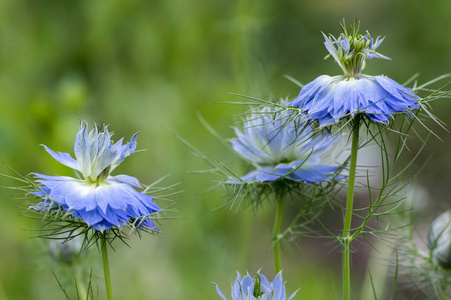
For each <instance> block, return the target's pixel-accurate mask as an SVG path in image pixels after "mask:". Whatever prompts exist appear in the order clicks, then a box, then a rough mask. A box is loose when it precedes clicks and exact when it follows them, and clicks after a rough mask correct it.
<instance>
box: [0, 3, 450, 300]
mask: <svg viewBox="0 0 451 300" xmlns="http://www.w3.org/2000/svg"><path fill="white" fill-rule="evenodd" d="M450 6H451V2H447V1H437V0H434V1H429V2H424V1H419V0H413V1H409V2H403V1H398V2H393V1H388V0H381V1H351V0H345V1H332V0H316V1H312V0H307V1H295V0H287V1H276V0H263V1H245V0H229V1H223V0H208V1H207V0H197V1H183V0H171V1H138V0H129V1H124V0H110V1H83V0H80V1H54V0H45V1H31V0H28V1H27V0H17V1H11V0H0V159H1V160H2V161H4V162H6V163H7V164H8V165H10V166H13V167H14V168H15V169H16V170H17V171H18V172H20V173H21V174H27V173H29V172H39V173H44V174H67V175H70V174H71V173H70V170H68V169H67V168H66V167H64V166H62V165H60V164H58V163H57V162H56V161H54V160H53V159H52V158H51V157H50V156H49V155H48V154H46V153H45V151H44V149H43V148H42V147H39V145H40V144H45V145H47V146H49V147H50V148H52V149H54V150H56V151H63V152H72V147H73V140H74V137H75V134H76V132H77V129H78V124H79V120H80V119H84V120H87V121H88V122H90V123H91V124H92V123H93V122H105V123H108V124H111V125H110V129H111V130H113V131H114V132H115V134H116V137H117V138H120V137H122V136H124V137H125V138H126V139H128V138H130V137H131V136H132V134H133V133H135V132H137V131H139V132H140V137H139V139H138V145H139V148H140V149H147V151H144V152H140V153H138V154H135V155H133V156H132V157H130V158H128V159H127V161H126V162H125V163H124V164H123V165H122V166H121V167H120V169H118V170H117V171H116V174H119V173H124V174H130V175H132V176H136V177H137V178H139V179H140V180H141V181H142V182H143V183H150V182H153V181H155V180H157V179H158V178H160V177H162V176H163V175H165V174H168V173H172V174H173V175H172V176H171V177H169V179H167V180H166V182H169V183H167V184H171V183H173V182H182V185H181V187H180V189H185V190H186V191H185V192H184V194H183V197H182V198H181V199H177V200H180V201H179V202H178V203H177V204H176V207H178V208H179V211H178V212H176V213H171V217H178V218H180V219H173V220H167V221H164V222H161V224H160V228H161V230H162V234H160V235H158V236H156V237H152V236H143V237H142V239H138V238H137V237H132V238H131V240H130V246H131V248H127V247H126V246H124V245H121V244H120V243H117V244H116V245H115V246H116V248H115V250H116V252H114V253H112V254H111V262H110V263H111V269H112V282H113V291H114V293H115V296H116V298H117V299H182V298H183V299H217V298H218V296H217V295H216V292H215V288H214V286H213V285H212V284H211V282H212V281H215V282H217V283H218V284H219V285H220V286H221V288H222V290H223V291H227V290H228V287H229V286H230V283H231V282H232V281H233V280H234V278H235V272H236V271H237V270H238V271H240V272H241V273H244V272H245V271H246V270H249V271H250V272H255V271H256V270H258V269H260V268H262V267H263V271H262V272H263V273H265V274H267V275H268V276H269V277H272V276H273V274H272V272H273V267H272V254H271V249H270V242H269V240H270V237H269V233H270V227H271V222H272V206H271V204H270V203H268V204H267V205H266V206H265V207H264V208H263V209H262V210H261V211H259V212H258V215H257V217H256V216H255V215H254V214H253V213H252V211H251V210H250V209H248V210H244V211H241V212H239V213H237V214H236V213H235V211H234V210H229V209H228V208H227V207H226V208H222V209H219V210H214V209H215V208H217V207H219V206H220V205H222V204H223V203H224V201H225V198H224V195H223V194H222V192H221V191H220V190H218V191H217V192H216V193H201V192H202V191H205V190H207V189H208V188H210V187H211V186H212V185H214V184H215V183H214V180H215V179H216V178H211V177H210V176H207V175H195V174H190V173H187V171H192V170H200V169H204V168H207V167H208V166H206V165H204V164H203V163H202V162H201V161H200V160H199V159H197V158H195V157H193V156H191V155H190V151H189V150H188V149H187V148H186V147H185V146H184V145H183V144H182V143H181V142H180V141H179V140H178V139H177V138H175V137H174V136H172V135H171V134H170V133H169V132H168V131H166V130H165V128H168V129H170V130H171V131H174V132H176V133H177V134H179V135H180V136H182V137H184V138H185V139H187V140H188V141H190V142H191V143H192V144H194V145H196V146H197V147H198V148H200V149H201V150H202V151H203V152H205V153H206V154H207V155H208V156H209V157H211V158H212V159H214V160H221V161H224V162H228V163H231V164H232V165H233V166H234V167H235V168H236V169H239V167H240V162H239V161H235V160H234V161H230V160H231V159H232V157H233V155H232V154H231V153H230V152H228V151H227V149H224V147H223V146H222V145H221V144H220V143H219V142H218V141H216V140H215V138H214V137H212V136H211V135H210V134H209V133H208V132H207V131H206V130H205V128H203V126H202V125H201V124H200V122H199V120H198V118H197V116H196V113H197V112H200V113H201V114H202V115H203V116H204V118H205V119H206V120H207V121H208V122H209V123H210V124H211V125H212V126H213V127H214V128H215V129H217V130H218V132H219V133H220V134H221V135H222V136H224V137H226V138H228V137H232V136H233V132H232V130H231V129H230V125H232V124H233V119H232V116H235V115H237V114H239V113H240V112H242V111H244V110H245V108H244V107H241V106H238V105H226V104H221V102H229V101H236V100H238V101H239V100H241V99H239V98H237V97H236V96H231V95H227V94H226V93H227V92H235V93H242V94H246V95H251V96H255V97H262V98H264V99H271V98H278V97H285V96H291V97H293V96H295V95H296V94H297V93H298V90H299V88H298V87H297V86H296V85H294V84H293V83H291V82H290V81H288V80H287V79H285V78H284V77H283V75H284V74H289V75H291V76H293V77H294V78H296V79H298V80H300V81H301V82H304V83H307V82H309V81H311V80H313V79H314V78H316V77H317V76H319V75H321V74H330V75H335V74H339V72H340V70H339V68H337V66H336V64H335V63H334V62H333V61H332V60H327V61H323V57H324V56H325V55H326V54H327V53H326V50H325V49H324V47H323V40H322V39H323V38H322V35H321V31H322V32H325V33H333V34H335V35H338V33H339V26H338V22H339V21H341V20H342V19H343V18H346V20H348V22H349V23H350V22H352V21H353V19H354V18H356V17H357V18H359V19H360V20H361V22H362V28H363V29H368V30H369V31H370V32H371V34H372V35H373V36H378V35H381V36H387V38H386V40H385V42H384V44H383V45H382V46H381V48H380V51H381V53H383V54H385V55H387V56H389V57H391V58H392V61H376V60H374V61H368V66H367V69H366V72H367V73H368V74H381V73H383V74H386V75H388V76H390V77H391V78H393V79H395V80H397V81H399V82H403V81H404V80H406V79H407V78H409V77H410V76H411V75H413V74H414V73H416V72H421V77H420V79H421V80H422V81H423V82H424V81H427V80H429V79H432V78H433V77H436V76H438V75H441V74H443V73H447V72H449V71H450V66H451V56H448V55H447V54H448V53H451V40H450V39H448V38H447V36H448V35H449V30H450V29H451V18H449V16H448V12H449V11H450V9H451V7H450ZM434 108H437V109H436V114H437V115H438V117H439V118H441V119H442V120H444V121H445V122H449V121H450V120H449V119H450V118H449V117H448V116H449V112H450V109H449V105H448V104H447V103H446V101H442V102H440V103H439V102H437V103H434ZM235 120H236V119H235ZM439 134H440V135H441V136H443V142H442V143H440V142H439V141H438V140H437V139H431V142H430V144H428V145H427V149H426V151H425V152H424V154H422V155H421V158H422V159H423V161H424V160H425V159H427V158H428V157H429V156H430V153H431V152H432V151H435V153H436V155H435V156H434V158H433V159H432V160H431V161H430V162H429V164H428V165H427V166H426V168H425V169H424V171H423V173H422V175H421V176H420V182H422V183H423V184H424V185H426V187H427V189H428V192H429V193H430V194H431V196H432V197H431V198H432V199H433V200H434V199H437V200H440V201H439V202H438V203H439V205H436V204H433V203H435V202H432V205H431V206H433V207H437V206H438V207H439V208H449V201H447V199H448V198H449V194H448V191H447V189H446V187H447V185H448V183H449V181H450V180H451V172H449V170H450V169H451V159H449V155H447V148H448V146H449V145H450V142H451V141H450V139H449V137H448V135H446V134H445V133H444V132H443V131H439ZM419 165H421V161H420V162H419ZM1 172H2V173H7V172H8V169H7V168H6V167H4V166H3V167H2V169H1ZM15 184H16V183H14V182H12V181H10V180H6V179H2V180H1V185H2V186H11V185H15ZM0 196H1V199H2V202H1V203H2V206H1V209H0V253H1V254H2V255H1V258H0V266H1V267H0V299H62V298H63V294H62V292H61V291H60V290H59V287H58V285H57V283H56V281H55V279H54V277H53V275H52V274H51V272H50V270H51V269H54V270H55V267H52V264H50V263H48V259H46V258H45V257H44V256H45V253H44V252H45V251H36V248H39V247H41V246H38V245H42V243H41V242H38V240H37V239H29V238H30V237H33V236H34V233H33V232H30V231H25V230H23V229H30V228H37V227H39V223H38V222H34V221H32V220H30V219H27V218H23V217H21V216H19V212H20V211H21V208H18V204H19V203H20V199H17V197H18V196H17V194H16V192H14V191H10V190H5V189H2V190H0ZM161 205H162V206H165V205H170V204H169V203H161ZM337 213H338V211H336V212H335V214H337ZM427 213H428V212H427V211H426V212H425V214H427ZM338 220H339V218H338ZM299 246H300V249H301V250H302V251H300V250H299V249H298V248H297V247H296V246H294V244H292V245H291V248H289V247H287V248H286V249H285V257H284V261H285V264H286V266H288V267H287V269H286V270H285V271H284V278H285V279H286V280H287V281H288V283H287V287H288V291H289V292H292V291H294V290H295V289H297V288H299V287H301V291H300V292H299V296H298V297H299V298H302V299H335V298H337V295H339V294H340V286H341V283H340V279H339V278H340V275H339V274H340V262H339V260H340V254H339V253H338V252H339V251H338V250H334V251H332V252H331V254H328V252H329V251H330V250H332V248H333V245H328V246H324V241H321V242H318V241H314V242H312V241H311V240H309V239H302V240H300V241H299ZM42 247H43V246H42ZM318 249H320V250H318ZM91 251H94V252H96V251H97V249H95V248H93V249H91ZM94 256H95V255H94ZM98 259H99V260H100V255H99V257H98ZM93 268H94V283H95V284H96V286H99V292H100V295H101V297H100V299H103V292H104V291H103V285H102V283H103V274H102V271H101V267H100V265H99V262H97V263H94V265H93ZM362 272H365V270H364V269H363V270H362ZM69 277H70V276H69ZM82 280H83V279H82ZM84 280H86V281H87V280H88V278H84ZM355 280H356V281H358V280H359V278H358V276H355ZM65 283H66V284H67V285H69V287H68V289H70V285H71V284H72V283H71V281H70V280H69V281H66V282H65Z"/></svg>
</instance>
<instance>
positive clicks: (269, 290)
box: [216, 272, 297, 300]
mask: <svg viewBox="0 0 451 300" xmlns="http://www.w3.org/2000/svg"><path fill="white" fill-rule="evenodd" d="M216 291H217V292H218V294H219V296H221V298H222V299H224V300H227V298H226V297H225V296H224V294H223V293H222V292H221V290H220V289H219V287H218V285H216ZM296 293H297V291H296V292H294V293H293V294H292V295H291V296H290V297H289V298H287V293H286V289H285V285H284V282H283V279H282V272H279V273H278V274H277V275H276V277H275V278H274V280H273V281H272V282H269V280H268V279H267V278H266V276H265V275H263V274H260V273H257V274H256V275H255V276H254V278H252V277H251V276H250V275H249V273H247V274H246V276H244V277H243V278H241V275H240V274H239V273H238V275H237V277H236V279H235V283H234V284H233V286H232V300H257V299H258V300H290V299H291V298H293V297H294V296H295V295H296Z"/></svg>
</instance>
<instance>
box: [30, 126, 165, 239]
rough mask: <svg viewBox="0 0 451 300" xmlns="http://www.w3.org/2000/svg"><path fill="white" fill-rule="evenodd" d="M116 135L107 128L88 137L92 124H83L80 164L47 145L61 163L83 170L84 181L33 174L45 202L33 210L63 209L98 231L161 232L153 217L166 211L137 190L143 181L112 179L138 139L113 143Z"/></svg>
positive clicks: (125, 177) (78, 148) (77, 144)
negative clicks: (133, 226) (123, 228)
mask: <svg viewBox="0 0 451 300" xmlns="http://www.w3.org/2000/svg"><path fill="white" fill-rule="evenodd" d="M111 135H112V134H111V133H110V132H109V131H108V129H107V127H106V126H103V125H101V126H96V128H94V129H92V130H91V131H90V132H89V133H88V128H87V124H86V123H82V124H81V128H80V131H79V132H78V134H77V137H76V139H75V149H74V152H75V157H76V159H73V158H72V157H71V155H70V154H68V153H60V152H58V153H57V152H54V151H52V150H51V149H49V148H48V147H46V146H44V148H45V149H46V150H47V152H48V153H49V154H50V155H51V156H52V157H53V158H54V159H56V160H57V161H58V162H60V163H62V164H63V165H66V166H68V167H70V168H72V169H74V170H76V171H78V172H79V173H80V174H81V177H82V179H77V178H72V177H67V176H47V175H42V174H38V173H33V175H34V176H36V178H37V182H38V183H39V184H40V190H39V191H36V192H35V193H34V194H35V195H37V196H40V197H43V200H42V201H41V202H40V203H38V204H37V205H35V206H31V207H30V208H32V209H35V210H38V211H47V210H52V209H56V208H60V209H63V210H65V211H67V214H68V215H71V216H73V217H75V218H78V219H82V220H83V221H84V222H85V223H86V224H87V225H88V226H91V227H92V228H94V229H95V230H97V231H104V230H107V229H109V228H111V227H113V226H115V227H121V226H123V225H125V224H127V223H128V222H129V221H133V220H135V221H136V222H137V224H136V226H138V227H144V228H149V229H151V230H158V229H157V227H156V226H155V224H154V223H153V222H152V221H151V220H150V216H151V215H152V214H153V213H156V212H159V211H161V209H160V208H159V207H158V206H157V205H156V204H155V203H154V202H153V197H151V196H149V195H146V194H143V193H141V192H138V191H136V190H135V189H134V187H137V188H141V186H140V184H139V181H138V179H136V178H134V177H131V176H128V175H116V176H110V173H111V172H112V171H113V170H114V169H115V168H116V167H117V166H118V165H119V164H120V163H121V162H122V161H123V160H124V159H125V158H126V157H127V156H129V155H130V154H132V153H134V152H136V151H135V149H136V139H137V135H136V134H135V135H134V136H133V137H132V139H131V141H130V142H129V143H125V144H123V142H122V139H120V140H119V141H118V142H116V143H114V144H113V143H112V141H111Z"/></svg>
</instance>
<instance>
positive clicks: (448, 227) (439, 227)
mask: <svg viewBox="0 0 451 300" xmlns="http://www.w3.org/2000/svg"><path fill="white" fill-rule="evenodd" d="M428 248H429V250H430V251H431V252H430V253H431V257H432V259H433V261H434V262H435V263H437V264H439V265H440V266H442V267H444V268H451V211H447V212H444V213H443V214H441V215H440V216H439V217H437V218H436V219H435V220H434V222H432V225H431V229H430V230H429V235H428Z"/></svg>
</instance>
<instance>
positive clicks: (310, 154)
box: [231, 107, 340, 184]
mask: <svg viewBox="0 0 451 300" xmlns="http://www.w3.org/2000/svg"><path fill="white" fill-rule="evenodd" d="M254 112H255V114H253V115H252V116H250V117H248V118H247V120H246V122H244V132H241V131H240V130H238V129H236V128H235V132H236V135H237V138H235V139H232V140H231V142H232V146H233V149H234V150H235V151H236V152H237V153H238V154H240V155H241V156H242V157H243V158H244V159H246V160H247V161H249V162H250V163H252V164H253V165H254V166H255V170H253V171H251V172H250V173H248V174H246V175H245V176H243V177H241V180H242V181H246V182H249V181H257V182H264V181H274V180H278V179H281V178H287V179H291V180H295V181H303V182H306V183H309V184H310V183H313V182H323V181H326V180H327V179H328V177H329V175H331V174H333V173H334V172H335V171H337V170H338V169H339V168H340V165H331V164H330V161H331V159H330V158H331V157H330V155H326V153H325V152H331V151H330V150H331V149H332V146H333V145H334V143H335V142H336V141H337V140H338V139H339V136H336V137H331V136H330V135H329V134H326V133H322V134H319V135H316V136H315V135H314V134H313V132H312V128H311V127H310V126H309V125H308V124H307V123H306V122H305V118H304V117H302V116H300V117H298V118H295V119H292V115H291V113H290V112H276V109H274V108H269V107H266V108H264V109H262V110H259V111H254ZM323 154H324V155H323ZM322 155H323V158H321V156H322ZM326 156H328V157H329V159H328V161H327V163H324V157H326Z"/></svg>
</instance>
